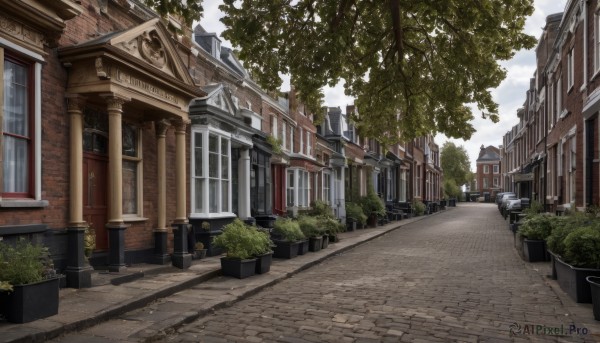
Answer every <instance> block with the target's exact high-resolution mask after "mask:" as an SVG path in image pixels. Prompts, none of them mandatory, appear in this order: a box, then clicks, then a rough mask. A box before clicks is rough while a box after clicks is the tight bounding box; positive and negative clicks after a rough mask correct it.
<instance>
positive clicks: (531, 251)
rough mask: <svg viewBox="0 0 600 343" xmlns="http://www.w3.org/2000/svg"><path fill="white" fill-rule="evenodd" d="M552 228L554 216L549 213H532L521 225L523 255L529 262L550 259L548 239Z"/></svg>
mask: <svg viewBox="0 0 600 343" xmlns="http://www.w3.org/2000/svg"><path fill="white" fill-rule="evenodd" d="M551 230H552V217H550V216H549V215H547V214H532V215H529V216H527V218H526V219H525V220H524V221H523V223H522V224H520V225H519V231H518V232H519V234H520V236H522V237H523V241H522V250H521V252H522V254H521V257H522V258H523V259H524V260H525V261H528V262H541V261H548V258H547V254H546V239H547V238H548V236H549V235H550V233H551Z"/></svg>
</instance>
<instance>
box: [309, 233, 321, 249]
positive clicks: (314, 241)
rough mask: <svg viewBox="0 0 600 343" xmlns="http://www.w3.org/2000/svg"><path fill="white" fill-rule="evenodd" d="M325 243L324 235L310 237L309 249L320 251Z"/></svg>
mask: <svg viewBox="0 0 600 343" xmlns="http://www.w3.org/2000/svg"><path fill="white" fill-rule="evenodd" d="M322 245H323V237H322V236H319V237H310V238H309V239H308V250H310V251H319V250H321V246H322Z"/></svg>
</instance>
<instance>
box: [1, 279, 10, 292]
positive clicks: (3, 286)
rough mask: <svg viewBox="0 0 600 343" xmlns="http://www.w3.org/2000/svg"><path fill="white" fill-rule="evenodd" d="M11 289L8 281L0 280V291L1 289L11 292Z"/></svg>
mask: <svg viewBox="0 0 600 343" xmlns="http://www.w3.org/2000/svg"><path fill="white" fill-rule="evenodd" d="M12 290H13V287H12V285H11V284H10V283H8V282H7V281H0V292H2V291H6V292H11V291H12Z"/></svg>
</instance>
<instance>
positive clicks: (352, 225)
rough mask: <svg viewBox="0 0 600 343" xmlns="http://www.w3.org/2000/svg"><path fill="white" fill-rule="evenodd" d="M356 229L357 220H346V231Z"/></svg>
mask: <svg viewBox="0 0 600 343" xmlns="http://www.w3.org/2000/svg"><path fill="white" fill-rule="evenodd" d="M354 230H356V220H351V219H348V220H346V231H354Z"/></svg>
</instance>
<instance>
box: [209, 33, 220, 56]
mask: <svg viewBox="0 0 600 343" xmlns="http://www.w3.org/2000/svg"><path fill="white" fill-rule="evenodd" d="M211 53H212V56H213V57H214V58H216V59H219V58H221V41H219V39H217V37H216V36H215V37H214V39H213V40H212V51H211Z"/></svg>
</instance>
